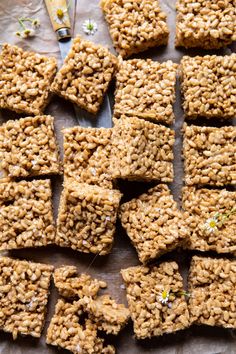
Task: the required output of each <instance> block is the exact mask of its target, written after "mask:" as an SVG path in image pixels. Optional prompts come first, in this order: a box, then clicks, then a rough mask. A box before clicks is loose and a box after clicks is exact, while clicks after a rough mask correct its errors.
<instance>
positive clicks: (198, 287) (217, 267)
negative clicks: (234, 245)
mask: <svg viewBox="0 0 236 354" xmlns="http://www.w3.org/2000/svg"><path fill="white" fill-rule="evenodd" d="M189 291H190V300H189V313H190V321H191V323H196V324H199V325H201V324H204V325H208V326H219V327H224V328H236V316H235V313H236V311H235V296H236V295H235V294H236V261H231V260H228V259H223V258H219V259H214V258H207V257H197V256H194V257H193V259H192V262H191V267H190V274H189Z"/></svg>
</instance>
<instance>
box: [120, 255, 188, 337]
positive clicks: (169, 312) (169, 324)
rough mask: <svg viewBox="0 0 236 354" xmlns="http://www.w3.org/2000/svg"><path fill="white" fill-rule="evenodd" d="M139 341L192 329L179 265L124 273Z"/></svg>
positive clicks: (128, 269)
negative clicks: (189, 327) (188, 328)
mask: <svg viewBox="0 0 236 354" xmlns="http://www.w3.org/2000/svg"><path fill="white" fill-rule="evenodd" d="M121 274H122V277H123V279H124V281H125V284H126V290H127V300H128V305H129V310H130V313H131V318H132V320H133V322H134V332H135V336H136V338H137V339H144V338H151V337H153V336H160V335H163V334H164V333H172V332H176V331H178V330H181V329H184V328H187V327H188V326H189V312H188V307H187V303H186V300H185V291H184V290H183V279H182V277H181V275H180V274H179V272H178V265H177V263H175V262H164V263H162V264H160V265H159V266H158V267H150V268H149V267H144V266H137V267H130V268H127V269H123V270H122V271H121Z"/></svg>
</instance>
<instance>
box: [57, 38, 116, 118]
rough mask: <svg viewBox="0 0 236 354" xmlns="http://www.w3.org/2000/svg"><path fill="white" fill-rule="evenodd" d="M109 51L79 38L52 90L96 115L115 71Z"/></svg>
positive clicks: (113, 58)
mask: <svg viewBox="0 0 236 354" xmlns="http://www.w3.org/2000/svg"><path fill="white" fill-rule="evenodd" d="M116 64H117V59H116V57H115V56H114V55H112V54H111V53H110V52H109V50H108V49H107V48H105V47H102V46H100V45H95V44H93V43H92V42H87V41H84V40H82V39H81V38H80V37H77V38H75V39H74V41H73V45H72V48H71V50H70V52H69V54H68V55H67V57H66V59H65V61H64V64H63V66H62V67H61V69H60V70H59V72H58V73H57V75H56V77H55V80H54V82H53V84H52V91H53V92H55V93H56V94H58V95H59V96H62V97H64V98H65V99H67V100H70V101H72V102H73V103H75V104H76V105H78V106H80V107H81V108H83V109H86V110H87V111H88V112H90V113H93V114H96V113H97V112H98V110H99V108H100V106H101V103H102V101H103V96H104V95H105V93H106V91H107V89H108V86H109V83H110V81H111V79H112V77H113V75H114V72H115V69H116Z"/></svg>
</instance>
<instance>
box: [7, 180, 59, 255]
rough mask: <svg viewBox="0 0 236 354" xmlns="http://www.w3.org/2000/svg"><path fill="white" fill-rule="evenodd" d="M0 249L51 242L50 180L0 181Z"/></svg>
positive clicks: (52, 228) (52, 231)
mask: <svg viewBox="0 0 236 354" xmlns="http://www.w3.org/2000/svg"><path fill="white" fill-rule="evenodd" d="M0 234H1V238H0V250H9V249H18V248H25V247H39V246H46V245H48V244H51V243H54V241H55V226H54V221H53V209H52V190H51V182H50V180H33V181H20V182H1V183H0Z"/></svg>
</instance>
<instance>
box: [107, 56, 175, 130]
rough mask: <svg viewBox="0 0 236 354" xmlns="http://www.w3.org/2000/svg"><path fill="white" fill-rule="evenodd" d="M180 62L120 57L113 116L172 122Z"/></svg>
mask: <svg viewBox="0 0 236 354" xmlns="http://www.w3.org/2000/svg"><path fill="white" fill-rule="evenodd" d="M177 66H178V65H177V64H174V63H173V62H172V61H171V60H168V61H167V62H164V63H158V62H157V61H152V60H151V59H147V60H142V59H132V60H126V61H124V60H122V59H119V66H118V73H117V76H116V94H115V106H114V116H115V117H116V118H119V117H120V115H122V114H123V115H125V116H128V117H130V116H131V117H132V116H133V117H138V118H144V119H148V120H152V121H154V122H162V123H165V124H172V123H173V122H174V112H173V103H174V101H175V83H176V71H177Z"/></svg>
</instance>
